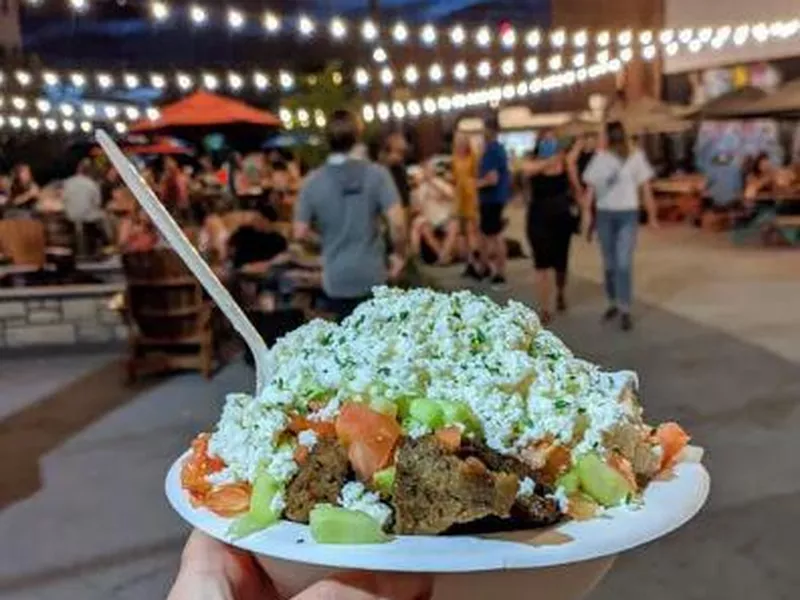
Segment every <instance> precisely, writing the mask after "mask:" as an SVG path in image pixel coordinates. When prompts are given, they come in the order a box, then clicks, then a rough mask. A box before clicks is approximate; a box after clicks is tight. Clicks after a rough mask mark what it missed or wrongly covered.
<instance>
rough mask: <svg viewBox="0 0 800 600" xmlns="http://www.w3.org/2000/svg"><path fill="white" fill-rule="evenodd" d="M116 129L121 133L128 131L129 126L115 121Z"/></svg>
mask: <svg viewBox="0 0 800 600" xmlns="http://www.w3.org/2000/svg"><path fill="white" fill-rule="evenodd" d="M114 130H115V131H116V132H117V133H119V134H120V135H121V134H123V133H125V132H126V131H128V126H127V125H125V123H123V122H121V121H120V122H117V123H114Z"/></svg>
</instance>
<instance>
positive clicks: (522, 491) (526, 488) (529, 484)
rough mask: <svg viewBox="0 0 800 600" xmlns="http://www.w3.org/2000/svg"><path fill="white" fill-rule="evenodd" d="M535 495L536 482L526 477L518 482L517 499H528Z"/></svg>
mask: <svg viewBox="0 0 800 600" xmlns="http://www.w3.org/2000/svg"><path fill="white" fill-rule="evenodd" d="M535 493H536V482H535V481H534V480H533V479H531V478H530V477H526V478H525V479H523V480H522V481H520V482H519V490H517V498H520V499H522V498H530V497H531V496H533V495H534V494H535Z"/></svg>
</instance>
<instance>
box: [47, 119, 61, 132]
mask: <svg viewBox="0 0 800 600" xmlns="http://www.w3.org/2000/svg"><path fill="white" fill-rule="evenodd" d="M44 128H45V129H47V131H50V132H53V131H56V130H57V129H58V121H56V120H55V119H45V120H44Z"/></svg>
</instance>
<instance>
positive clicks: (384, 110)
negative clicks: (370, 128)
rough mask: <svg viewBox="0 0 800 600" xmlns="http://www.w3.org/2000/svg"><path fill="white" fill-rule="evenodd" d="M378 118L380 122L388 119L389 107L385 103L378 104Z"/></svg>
mask: <svg viewBox="0 0 800 600" xmlns="http://www.w3.org/2000/svg"><path fill="white" fill-rule="evenodd" d="M377 110H378V118H379V119H380V120H381V121H386V120H387V119H388V118H389V114H390V113H389V106H388V105H387V104H386V103H385V102H381V103H379V104H378V109H377Z"/></svg>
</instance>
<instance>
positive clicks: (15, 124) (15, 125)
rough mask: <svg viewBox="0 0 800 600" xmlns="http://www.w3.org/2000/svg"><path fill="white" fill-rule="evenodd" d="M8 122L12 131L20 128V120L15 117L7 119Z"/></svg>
mask: <svg viewBox="0 0 800 600" xmlns="http://www.w3.org/2000/svg"><path fill="white" fill-rule="evenodd" d="M8 122H9V124H10V125H11V127H13V128H14V129H19V128H20V127H22V119H20V118H19V117H17V116H13V117H9V118H8Z"/></svg>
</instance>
